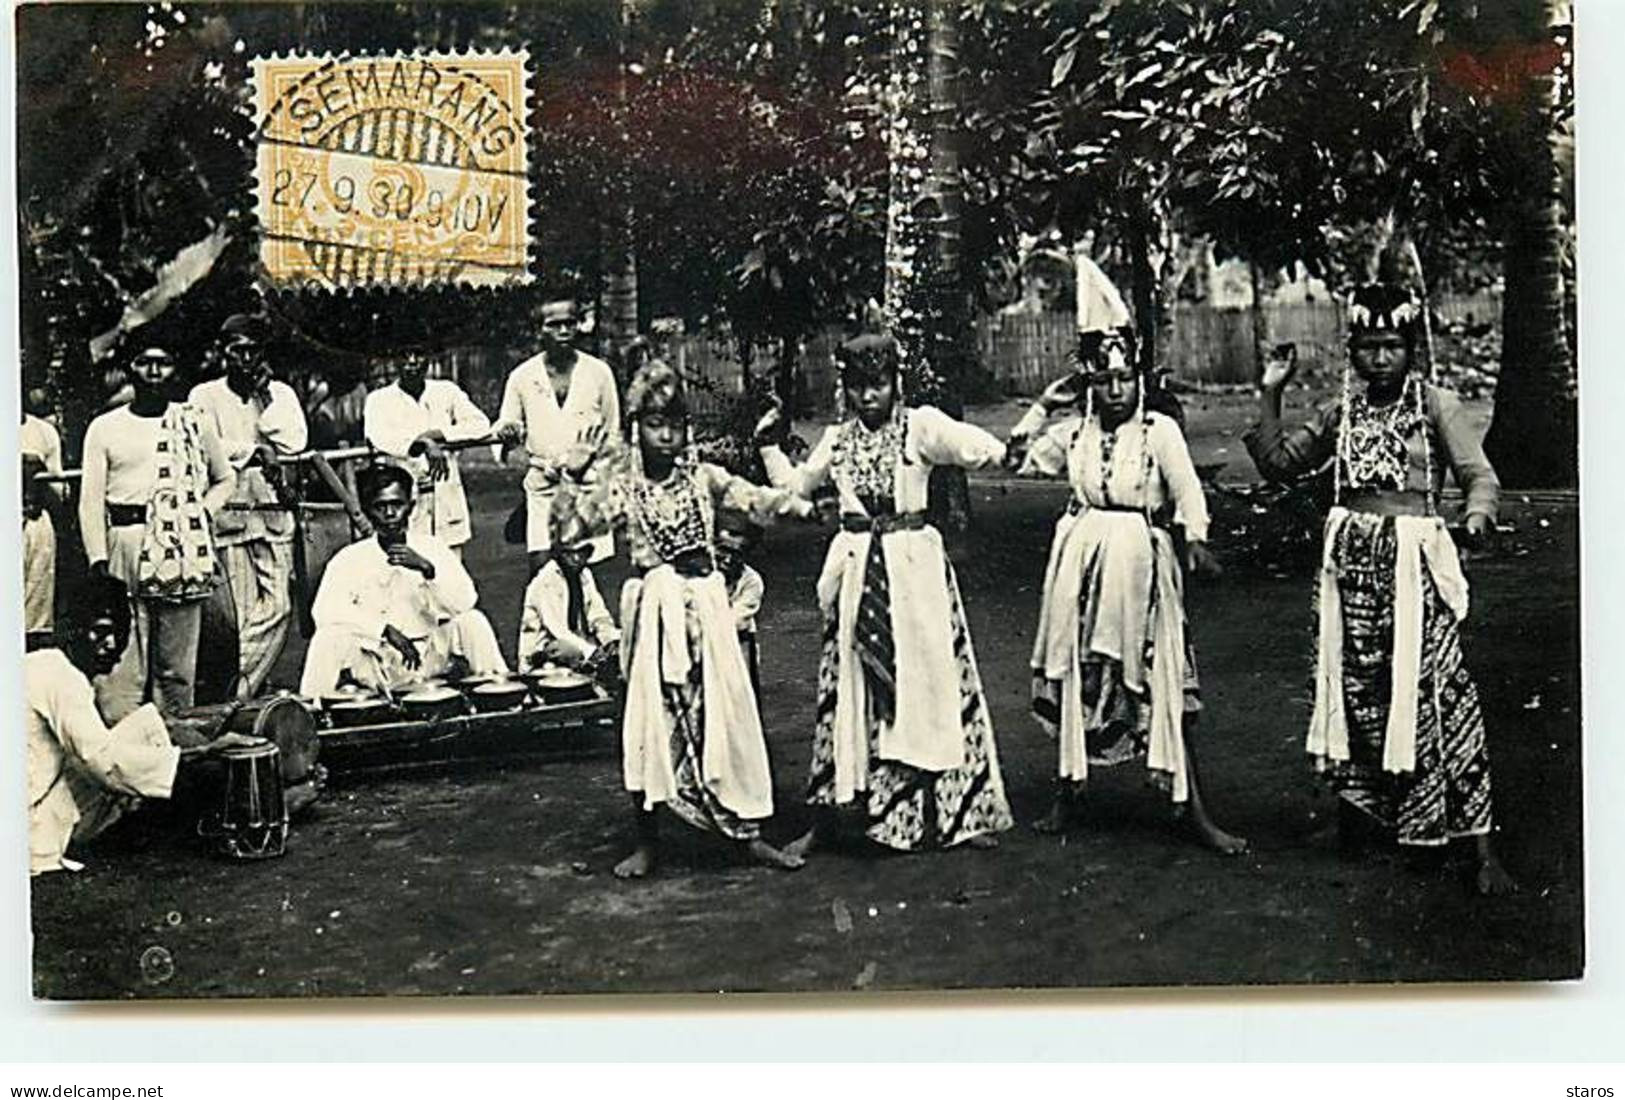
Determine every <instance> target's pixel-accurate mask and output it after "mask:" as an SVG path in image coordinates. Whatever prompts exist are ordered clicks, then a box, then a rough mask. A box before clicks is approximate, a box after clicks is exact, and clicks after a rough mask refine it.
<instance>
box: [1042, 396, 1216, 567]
mask: <svg viewBox="0 0 1625 1100" xmlns="http://www.w3.org/2000/svg"><path fill="white" fill-rule="evenodd" d="M1146 419H1147V423H1144V424H1142V423H1141V421H1140V420H1139V419H1138V418H1136V417H1130V418H1129V419H1127V420H1125V421H1124V422H1123V423H1122V424H1119V425H1118V426H1117V428H1116V429H1115V430H1114V431H1113V432H1112V449H1111V450H1112V454H1111V460H1110V462H1109V463H1106V462H1103V461H1102V456H1103V454H1104V443H1105V436H1104V433H1103V430H1102V428H1101V426H1100V420H1099V418H1098V417H1090V418H1089V419H1088V420H1087V421H1085V420H1084V418H1083V417H1081V416H1070V417H1068V418H1066V419H1065V420H1062V421H1061V422H1059V423H1057V424H1054V425H1052V426H1051V427H1050V428H1048V429H1047V430H1044V431H1043V432H1042V434H1039V435H1038V436H1037V438H1035V439H1033V441H1032V444H1031V446H1030V448H1029V450H1028V451H1027V455H1026V458H1025V459H1024V460H1023V462H1022V466H1021V472H1022V473H1024V474H1029V475H1031V474H1040V475H1043V476H1045V477H1065V478H1066V480H1067V481H1068V482H1069V483H1070V484H1071V486H1072V492H1073V494H1074V495H1075V496H1076V497H1077V499H1078V500H1079V501H1080V502H1081V503H1083V504H1086V505H1090V506H1092V507H1096V508H1132V509H1137V510H1144V511H1147V512H1153V513H1154V512H1157V511H1159V510H1160V509H1161V508H1162V507H1163V506H1164V505H1166V504H1167V503H1168V502H1169V501H1172V502H1173V505H1174V522H1175V523H1178V524H1179V525H1180V526H1181V527H1183V528H1184V529H1185V537H1186V538H1188V539H1189V540H1191V541H1192V542H1205V541H1206V540H1207V534H1208V511H1207V497H1206V495H1205V494H1204V493H1203V492H1202V482H1201V480H1200V479H1199V478H1198V477H1197V476H1196V466H1195V464H1193V463H1192V462H1191V453H1190V449H1189V448H1188V447H1186V445H1185V437H1184V436H1183V435H1182V434H1180V431H1179V425H1178V424H1176V423H1174V421H1173V420H1171V419H1169V418H1168V417H1166V416H1163V415H1162V414H1161V413H1157V412H1151V413H1147V414H1146ZM1043 425H1044V409H1043V407H1042V406H1040V405H1034V406H1033V407H1032V408H1031V409H1029V410H1028V411H1027V414H1026V415H1025V416H1023V417H1022V418H1021V420H1020V422H1019V423H1017V425H1016V427H1015V429H1014V430H1013V431H1012V433H1011V434H1012V436H1014V437H1017V438H1020V437H1031V436H1033V435H1034V433H1036V432H1038V431H1039V430H1040V429H1041V428H1043ZM1147 448H1149V450H1150V455H1149V457H1150V463H1149V465H1148V464H1147V461H1146V459H1147V454H1146V451H1147Z"/></svg>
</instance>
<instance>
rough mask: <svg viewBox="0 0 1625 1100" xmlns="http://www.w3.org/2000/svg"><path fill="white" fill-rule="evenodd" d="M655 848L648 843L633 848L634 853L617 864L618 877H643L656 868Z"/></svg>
mask: <svg viewBox="0 0 1625 1100" xmlns="http://www.w3.org/2000/svg"><path fill="white" fill-rule="evenodd" d="M654 867H655V850H654V849H653V848H652V847H650V846H649V845H647V844H639V845H638V846H637V847H636V848H634V849H632V854H631V855H629V856H627V857H626V858H625V859H623V860H621V861H620V862H619V863H617V864H616V865H615V877H616V878H643V877H645V876H647V875H648V873H649V872H650V871H652V870H654Z"/></svg>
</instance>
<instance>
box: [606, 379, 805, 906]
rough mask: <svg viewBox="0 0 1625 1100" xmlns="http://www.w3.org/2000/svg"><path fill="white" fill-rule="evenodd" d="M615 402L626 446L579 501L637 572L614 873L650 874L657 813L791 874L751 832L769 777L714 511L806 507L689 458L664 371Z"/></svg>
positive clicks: (628, 606)
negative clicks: (628, 814)
mask: <svg viewBox="0 0 1625 1100" xmlns="http://www.w3.org/2000/svg"><path fill="white" fill-rule="evenodd" d="M626 404H627V416H628V422H629V426H630V431H631V435H632V441H631V446H630V447H628V448H625V449H624V450H618V451H617V452H616V453H615V454H614V455H613V457H612V458H611V459H610V461H611V464H612V468H611V471H610V472H609V474H608V476H607V477H605V478H604V479H602V481H601V483H600V484H599V485H598V486H597V487H596V488H594V489H593V490H592V491H591V492H590V494H589V495H588V496H586V497H585V498H584V499H583V501H582V504H581V507H582V512H583V515H585V516H587V517H589V519H591V520H592V521H593V522H595V523H596V524H597V525H599V527H600V528H603V527H606V526H609V525H613V526H616V527H619V528H620V529H621V530H622V533H623V535H624V537H625V540H626V546H627V552H628V555H629V556H630V558H631V562H632V567H633V570H634V572H635V573H636V574H637V575H636V576H634V577H633V578H632V579H630V580H628V581H627V582H626V586H625V588H624V589H623V590H622V593H621V627H622V629H623V631H624V632H625V636H624V638H623V640H622V643H621V661H622V667H623V671H624V673H625V676H626V711H625V716H624V718H623V721H622V726H621V744H622V749H623V765H624V777H625V783H626V789H627V790H628V791H629V792H631V796H632V812H633V816H634V821H635V828H636V836H637V840H636V844H635V846H634V848H633V851H632V854H631V855H629V856H627V857H626V858H625V859H623V860H622V861H621V862H620V863H618V864H617V865H616V866H615V874H616V875H617V876H619V877H621V878H642V877H643V876H645V875H647V874H648V873H649V872H650V871H651V870H653V869H654V866H655V862H656V858H657V854H658V853H657V845H658V841H659V826H658V821H657V818H656V817H655V809H656V807H658V806H660V805H665V806H666V807H667V808H668V809H670V810H671V811H672V812H673V813H674V814H676V815H677V816H678V817H679V818H681V819H682V820H683V821H684V822H685V823H687V824H689V825H691V826H693V827H694V828H697V829H701V830H705V831H707V832H712V833H716V834H718V835H720V836H723V837H725V838H727V839H728V840H731V841H733V842H735V843H736V844H737V845H738V846H739V847H740V848H741V849H742V850H743V851H744V853H745V854H747V855H748V856H749V857H750V858H752V859H754V860H756V861H757V862H760V863H764V864H767V865H768V866H770V867H778V868H782V869H785V870H794V869H796V868H798V867H800V866H801V865H802V859H801V857H800V856H797V855H791V854H788V853H786V852H782V851H780V850H779V849H777V848H775V847H773V846H772V845H770V844H769V843H767V841H765V840H763V839H762V835H761V822H762V821H763V820H765V819H766V818H768V817H771V816H772V814H773V779H772V776H771V775H770V774H769V770H768V758H767V743H766V741H765V740H764V738H763V735H762V724H761V718H760V716H759V714H758V712H757V708H756V695H755V693H754V692H753V691H752V690H751V683H750V672H749V670H748V669H747V668H746V665H745V658H744V656H743V654H742V653H741V651H740V648H739V633H738V624H737V623H736V621H735V618H734V613H733V609H732V608H731V607H730V606H729V603H728V587H727V583H726V582H725V581H724V580H723V577H722V574H721V572H720V571H719V570H718V568H717V548H716V513H717V510H718V509H719V508H734V509H738V510H740V511H744V512H747V513H750V514H751V515H753V516H754V517H756V518H758V519H762V520H765V519H768V518H771V517H773V516H783V515H792V516H802V517H806V516H809V515H810V514H811V512H812V508H811V506H810V505H808V504H807V503H806V502H805V501H803V500H801V499H800V498H798V497H796V496H795V495H793V494H791V493H788V492H784V491H782V490H774V489H764V488H761V487H759V486H756V485H752V484H751V483H750V482H748V481H746V480H745V479H743V478H740V477H736V476H734V475H732V474H730V473H728V472H727V471H726V470H723V469H722V468H721V467H718V466H713V465H711V464H709V463H704V462H697V461H695V460H694V459H693V458H692V456H691V454H690V448H689V445H688V443H689V431H688V406H687V402H686V400H685V398H684V395H683V390H682V385H681V382H680V380H679V379H678V377H677V375H676V373H675V372H674V371H673V370H672V369H671V368H670V367H668V366H666V365H665V364H664V363H661V362H660V361H658V360H654V361H651V362H650V363H648V364H646V365H645V366H643V367H641V368H640V369H639V370H638V373H637V375H636V376H635V377H634V378H633V379H632V383H631V385H630V386H629V387H628V388H627V394H626Z"/></svg>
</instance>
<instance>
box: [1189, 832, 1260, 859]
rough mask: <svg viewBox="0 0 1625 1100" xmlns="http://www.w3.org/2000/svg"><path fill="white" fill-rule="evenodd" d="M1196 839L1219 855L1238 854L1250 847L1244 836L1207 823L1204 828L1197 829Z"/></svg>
mask: <svg viewBox="0 0 1625 1100" xmlns="http://www.w3.org/2000/svg"><path fill="white" fill-rule="evenodd" d="M1196 839H1197V840H1199V841H1200V842H1201V843H1203V844H1205V845H1206V846H1207V847H1209V848H1211V849H1213V850H1214V851H1215V852H1218V853H1219V854H1220V855H1221V856H1239V855H1242V854H1243V853H1245V852H1246V851H1248V849H1249V847H1250V846H1249V845H1248V843H1247V840H1246V838H1245V837H1239V836H1236V835H1235V834H1234V833H1227V832H1225V831H1224V830H1223V829H1221V828H1219V827H1218V826H1217V825H1209V826H1208V827H1207V828H1205V829H1199V830H1197V834H1196Z"/></svg>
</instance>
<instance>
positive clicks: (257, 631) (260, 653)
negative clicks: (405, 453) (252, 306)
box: [190, 314, 309, 699]
mask: <svg viewBox="0 0 1625 1100" xmlns="http://www.w3.org/2000/svg"><path fill="white" fill-rule="evenodd" d="M220 334H221V351H222V354H223V355H224V357H225V360H226V374H225V377H223V378H216V379H214V380H212V381H209V382H204V383H202V384H201V385H199V386H196V387H194V388H193V390H192V395H191V398H190V400H191V403H192V404H193V405H195V406H196V407H197V408H198V409H199V410H200V411H201V412H202V413H203V414H204V415H205V417H206V418H207V419H208V420H209V422H210V423H211V424H212V426H213V427H214V430H215V431H216V432H217V433H218V434H219V436H220V438H221V440H222V441H223V442H224V443H225V446H226V454H227V456H228V457H229V458H230V459H231V464H232V466H233V467H234V468H235V469H236V470H237V491H236V493H234V494H233V496H232V498H231V503H232V504H237V505H247V506H250V507H252V508H255V509H258V510H252V511H250V510H233V509H230V508H228V509H227V510H225V511H223V512H217V513H216V514H215V537H216V542H217V543H218V545H219V547H220V554H221V560H222V563H223V564H224V567H225V574H226V580H227V585H228V587H227V588H225V589H223V590H222V592H221V594H220V595H219V596H218V597H216V598H217V599H219V600H224V599H226V598H228V597H229V599H230V600H231V602H232V603H233V604H234V605H235V607H236V620H237V635H238V650H239V677H238V682H237V691H236V694H237V696H238V698H242V699H251V698H253V697H254V696H255V695H257V694H259V692H260V689H261V688H263V687H264V686H265V681H266V679H267V678H268V677H269V676H270V675H271V669H272V667H273V666H275V664H276V661H277V658H278V657H279V656H281V654H282V646H283V644H284V643H286V641H287V639H288V625H289V623H290V622H291V621H292V619H293V594H292V592H291V590H290V587H289V585H290V582H291V580H292V577H293V540H294V523H295V521H294V516H293V513H292V511H291V509H290V510H287V511H281V510H267V509H266V506H267V505H273V506H274V505H278V504H281V503H285V501H284V500H283V497H284V495H285V491H284V481H283V472H282V468H281V466H280V465H279V464H278V462H277V459H279V458H282V457H286V456H288V455H293V454H297V453H299V452H300V451H302V450H304V449H305V445H306V443H307V442H308V440H309V432H308V430H307V428H306V425H305V411H304V409H303V408H302V407H301V406H300V404H299V398H298V395H296V394H295V393H294V392H293V388H292V387H291V386H289V385H288V384H287V383H286V382H282V381H279V380H277V379H276V378H273V377H272V376H271V367H270V364H269V362H268V361H267V359H266V356H265V346H264V345H265V338H266V333H265V328H264V324H263V322H262V321H260V319H259V318H256V317H251V316H247V315H245V314H237V315H235V316H233V317H230V318H228V319H227V320H226V323H225V324H224V325H223V326H221V329H220Z"/></svg>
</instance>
